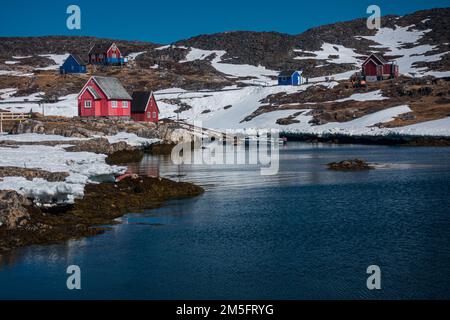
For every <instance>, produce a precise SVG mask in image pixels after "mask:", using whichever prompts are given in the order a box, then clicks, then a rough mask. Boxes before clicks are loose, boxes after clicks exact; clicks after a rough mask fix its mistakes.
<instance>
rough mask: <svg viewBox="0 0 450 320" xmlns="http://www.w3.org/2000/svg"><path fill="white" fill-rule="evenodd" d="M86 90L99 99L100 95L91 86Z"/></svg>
mask: <svg viewBox="0 0 450 320" xmlns="http://www.w3.org/2000/svg"><path fill="white" fill-rule="evenodd" d="M86 89H87V91H89V92H90V93H91V95H92V96H93V97H94V99H95V100H101V98H102V96H101V95H100V94H99V93H98V92H97V90H95V89H94V88H92V87H87V88H86Z"/></svg>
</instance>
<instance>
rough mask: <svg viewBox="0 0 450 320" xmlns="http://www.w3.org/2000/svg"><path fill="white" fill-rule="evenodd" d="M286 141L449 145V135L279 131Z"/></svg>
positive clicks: (416, 145) (415, 145)
mask: <svg viewBox="0 0 450 320" xmlns="http://www.w3.org/2000/svg"><path fill="white" fill-rule="evenodd" d="M280 136H283V137H286V138H287V139H288V141H299V142H308V143H336V144H363V145H387V146H414V147H441V146H442V147H446V146H450V137H449V136H419V135H406V134H391V135H347V134H320V135H319V134H308V133H292V132H280Z"/></svg>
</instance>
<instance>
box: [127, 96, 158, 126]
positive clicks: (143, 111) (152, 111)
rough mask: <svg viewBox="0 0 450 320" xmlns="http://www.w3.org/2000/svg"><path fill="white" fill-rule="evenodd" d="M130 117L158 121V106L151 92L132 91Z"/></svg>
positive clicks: (136, 119)
mask: <svg viewBox="0 0 450 320" xmlns="http://www.w3.org/2000/svg"><path fill="white" fill-rule="evenodd" d="M131 118H132V119H133V120H134V121H145V122H158V120H159V108H158V104H157V103H156V99H155V96H154V95H153V92H148V91H138V92H133V102H132V108H131Z"/></svg>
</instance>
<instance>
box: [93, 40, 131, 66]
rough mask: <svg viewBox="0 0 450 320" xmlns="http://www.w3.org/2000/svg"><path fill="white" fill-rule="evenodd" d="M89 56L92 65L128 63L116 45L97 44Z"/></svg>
mask: <svg viewBox="0 0 450 320" xmlns="http://www.w3.org/2000/svg"><path fill="white" fill-rule="evenodd" d="M88 56H89V63H90V64H103V65H122V64H124V63H126V62H127V61H126V59H125V58H124V56H123V55H122V52H121V51H120V49H119V48H118V47H117V45H116V44H115V43H112V44H107V43H97V44H95V45H94V46H93V47H92V48H91V50H90V51H89V54H88Z"/></svg>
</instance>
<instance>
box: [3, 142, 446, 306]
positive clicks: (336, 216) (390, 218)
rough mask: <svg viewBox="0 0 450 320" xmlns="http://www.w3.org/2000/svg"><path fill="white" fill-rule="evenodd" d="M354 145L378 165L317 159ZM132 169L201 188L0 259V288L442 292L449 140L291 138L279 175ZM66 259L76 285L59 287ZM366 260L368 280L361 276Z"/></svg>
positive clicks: (155, 163)
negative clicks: (373, 281)
mask: <svg viewBox="0 0 450 320" xmlns="http://www.w3.org/2000/svg"><path fill="white" fill-rule="evenodd" d="M354 157H362V158H365V159H367V160H369V161H371V162H376V163H378V164H379V167H378V168H377V169H376V170H371V171H364V172H333V171H329V170H327V169H326V167H325V166H324V165H325V164H326V163H328V162H331V161H336V160H343V159H348V158H354ZM130 168H131V170H133V171H138V172H140V173H147V174H153V175H154V174H159V175H161V176H166V177H172V178H175V179H178V177H181V178H180V179H182V180H185V181H193V182H196V183H198V184H201V185H203V186H204V187H205V188H206V190H207V191H206V193H205V194H204V195H202V196H200V197H198V198H194V199H185V200H177V201H171V202H169V203H168V204H167V205H166V206H165V207H163V208H160V209H157V210H152V211H149V212H145V213H140V214H129V215H127V216H125V217H123V218H122V219H121V222H122V223H121V224H118V225H114V226H112V228H111V230H110V231H108V232H106V233H105V234H103V235H100V236H97V237H93V238H88V239H84V240H81V241H71V242H69V243H66V244H61V245H52V246H33V247H29V248H25V249H22V250H18V251H16V252H14V253H13V254H11V255H9V256H4V257H2V263H1V267H0V268H1V269H0V298H3V299H5V298H9V299H16V298H37V299H41V298H63V299H66V298H67V299H75V298H126V299H127V298H138V299H241V298H243V299H350V298H357V299H403V298H432V299H444V298H446V299H448V298H450V148H409V147H385V146H331V145H308V144H296V143H289V144H288V146H287V147H286V148H285V149H283V150H282V151H281V163H280V172H279V174H278V175H275V176H261V175H260V174H259V170H257V168H255V167H249V166H240V167H237V166H235V167H208V166H194V167H190V166H181V167H178V166H175V165H173V164H171V162H170V159H168V158H165V157H146V158H145V159H144V160H143V161H142V162H141V163H140V164H131V165H130ZM71 264H76V265H79V266H80V267H81V272H82V290H81V291H69V290H68V289H67V288H66V279H67V274H66V268H67V266H69V265H71ZM373 264H376V265H379V266H380V267H381V285H382V289H381V290H377V291H369V290H368V289H367V287H366V279H367V277H368V275H367V274H366V269H367V267H368V266H369V265H373Z"/></svg>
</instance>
